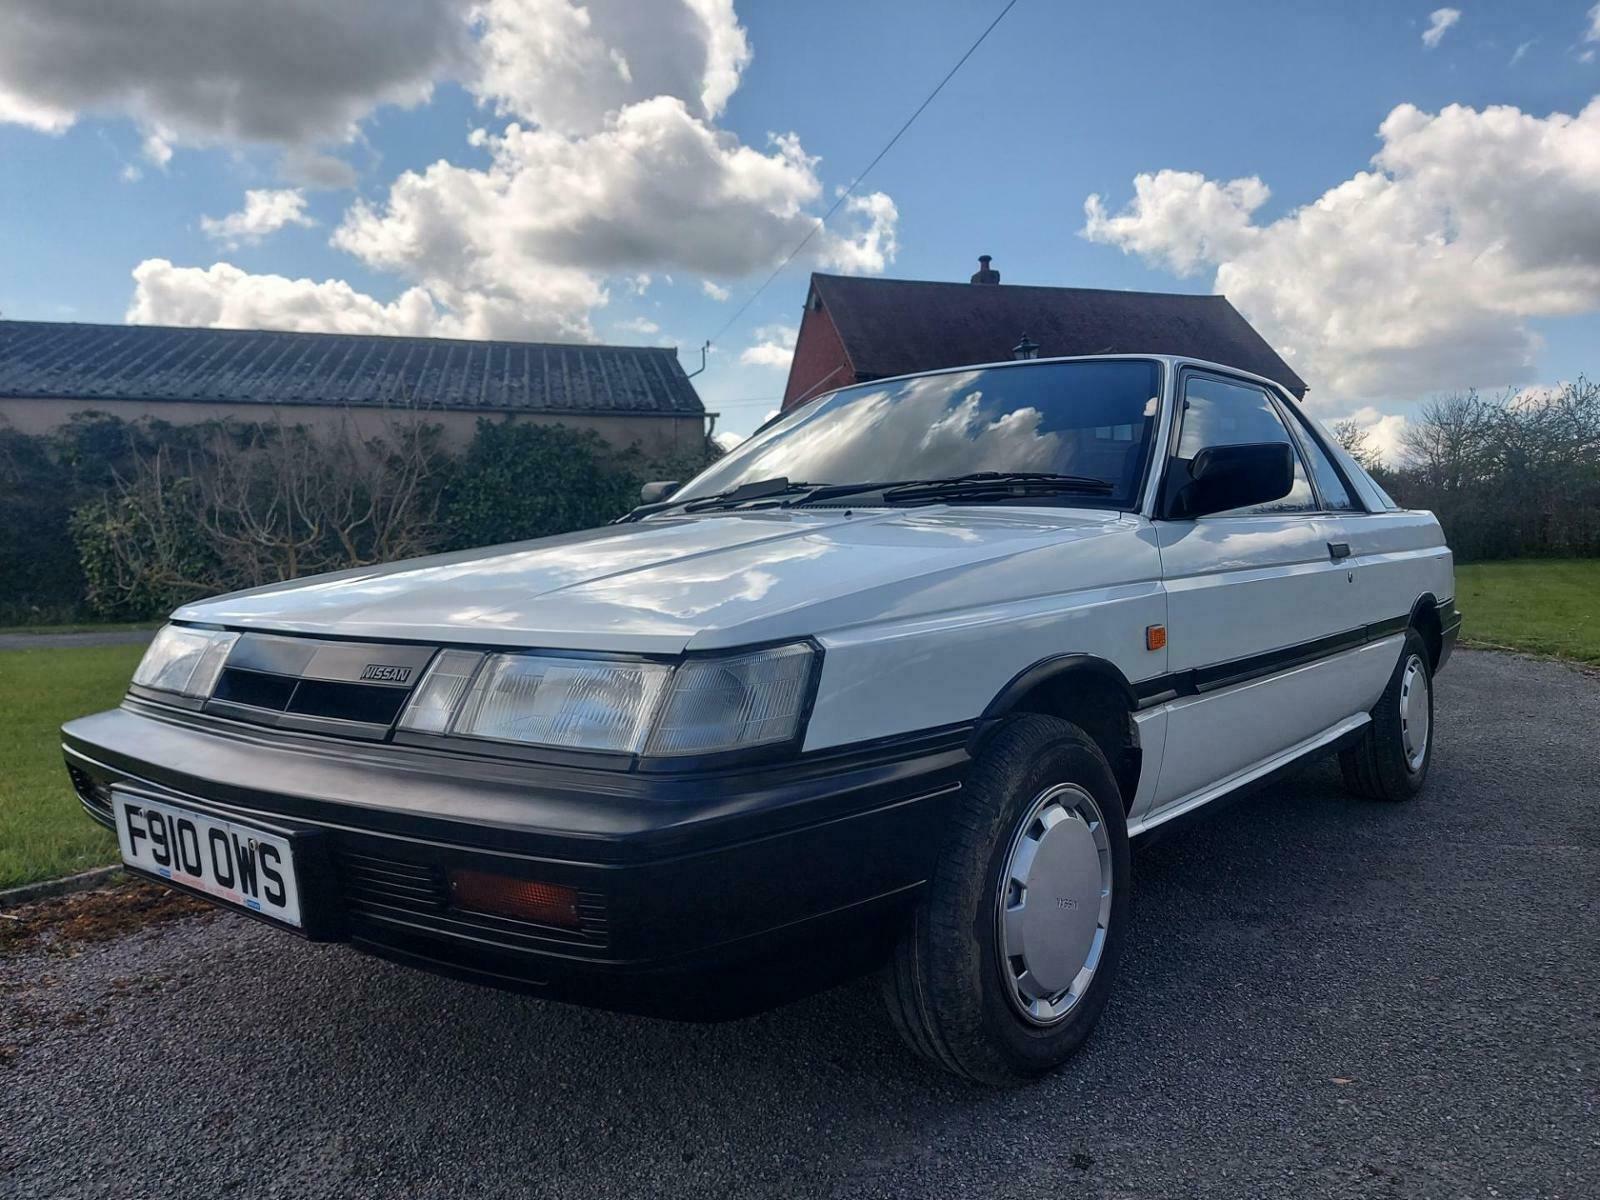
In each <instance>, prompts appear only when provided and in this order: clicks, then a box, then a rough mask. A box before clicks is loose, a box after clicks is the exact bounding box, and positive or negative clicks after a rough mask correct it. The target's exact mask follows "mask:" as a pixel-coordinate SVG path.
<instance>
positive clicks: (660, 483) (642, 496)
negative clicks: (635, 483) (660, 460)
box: [639, 479, 678, 504]
mask: <svg viewBox="0 0 1600 1200" xmlns="http://www.w3.org/2000/svg"><path fill="white" fill-rule="evenodd" d="M677 490H678V481H677V480H676V479H658V480H656V481H655V482H654V483H647V484H645V485H644V486H643V487H642V488H640V489H639V501H640V503H642V504H659V503H661V501H663V500H665V499H667V498H668V497H669V496H671V495H672V493H673V492H675V491H677Z"/></svg>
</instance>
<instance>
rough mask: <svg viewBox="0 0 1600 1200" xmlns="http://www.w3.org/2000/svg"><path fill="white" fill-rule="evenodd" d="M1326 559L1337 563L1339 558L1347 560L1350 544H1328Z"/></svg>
mask: <svg viewBox="0 0 1600 1200" xmlns="http://www.w3.org/2000/svg"><path fill="white" fill-rule="evenodd" d="M1328 557H1329V558H1331V559H1333V561H1334V562H1338V561H1339V560H1340V559H1341V558H1349V557H1350V543H1349V542H1329V543H1328Z"/></svg>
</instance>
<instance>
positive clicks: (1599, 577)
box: [1456, 558, 1600, 664]
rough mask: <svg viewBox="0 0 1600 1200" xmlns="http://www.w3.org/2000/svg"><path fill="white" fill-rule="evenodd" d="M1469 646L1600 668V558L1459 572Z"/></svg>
mask: <svg viewBox="0 0 1600 1200" xmlns="http://www.w3.org/2000/svg"><path fill="white" fill-rule="evenodd" d="M1456 606H1457V607H1458V608H1460V609H1461V614H1462V617H1463V622H1462V626H1461V635H1462V637H1463V638H1464V639H1465V640H1466V641H1467V643H1468V644H1469V645H1471V644H1477V645H1480V646H1505V647H1509V648H1510V649H1513V650H1526V651H1529V652H1530V653H1533V654H1555V655H1560V656H1561V657H1562V658H1572V659H1577V660H1578V661H1579V662H1586V663H1595V664H1600V558H1547V559H1537V558H1527V559H1518V560H1516V561H1513V562H1486V563H1463V564H1462V565H1460V566H1458V567H1456Z"/></svg>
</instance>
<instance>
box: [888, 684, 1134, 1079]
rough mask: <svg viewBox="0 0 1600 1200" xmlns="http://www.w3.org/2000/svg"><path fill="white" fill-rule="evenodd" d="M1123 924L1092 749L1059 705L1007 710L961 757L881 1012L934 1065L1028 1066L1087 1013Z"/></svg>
mask: <svg viewBox="0 0 1600 1200" xmlns="http://www.w3.org/2000/svg"><path fill="white" fill-rule="evenodd" d="M1127 924H1128V830H1127V822H1126V820H1125V818H1124V814H1123V805H1122V797H1121V794H1120V793H1119V791H1118V789H1117V783H1116V779H1115V777H1114V776H1113V775H1112V773H1111V768H1110V766H1109V765H1108V764H1107V763H1106V760H1105V756H1104V755H1103V754H1101V752H1100V749H1099V747H1098V746H1096V745H1095V743H1094V742H1093V741H1092V740H1091V739H1090V738H1089V736H1088V735H1087V734H1085V733H1084V732H1083V730H1081V729H1079V728H1078V727H1077V726H1076V725H1073V724H1070V723H1069V722H1067V721H1062V720H1058V719H1056V718H1054V717H1045V716H1037V715H1034V714H1025V715H1021V716H1017V717H1013V718H1011V719H1009V720H1008V721H1007V722H1006V723H1005V724H1004V725H1003V726H1001V728H1000V729H998V730H997V731H996V732H995V733H994V735H993V736H992V737H991V738H990V740H989V743H988V745H987V746H986V747H985V748H984V750H983V751H982V753H981V754H980V755H979V756H978V758H977V760H976V761H975V762H974V763H973V766H972V770H971V772H970V773H969V776H968V779H967V782H966V784H965V786H964V787H963V788H962V790H961V793H960V796H959V798H958V801H957V806H956V811H955V813H954V816H953V819H952V821H951V825H950V829H949V832H948V839H947V842H946V844H945V846H944V848H943V850H942V852H941V854H940V858H939V862H938V865H937V867H936V868H935V871H934V875H933V878H932V880H931V881H930V883H929V886H928V892H927V895H926V896H925V898H924V899H923V901H922V903H921V904H920V905H919V906H918V909H917V912H916V916H915V918H914V920H913V922H912V925H911V927H910V929H908V931H907V932H906V934H905V936H904V937H903V938H902V939H901V942H900V944H899V946H898V947H897V948H896V950H895V953H894V957H893V959H892V960H891V962H890V963H889V965H888V966H887V967H886V968H885V971H884V980H883V982H884V998H885V1000H886V1001H887V1003H888V1007H889V1014H890V1017H891V1019H892V1020H893V1022H894V1024H895V1027H896V1028H897V1029H898V1030H899V1032H900V1035H901V1036H902V1037H903V1038H904V1039H905V1040H906V1042H907V1043H908V1044H909V1045H910V1046H911V1048H912V1049H913V1050H915V1051H916V1052H917V1053H919V1054H921V1055H922V1056H923V1057H924V1058H926V1059H928V1060H930V1061H931V1062H933V1063H935V1064H937V1065H939V1066H941V1067H943V1068H945V1069H946V1070H948V1071H952V1072H954V1073H955V1074H958V1075H961V1076H965V1077H966V1078H968V1079H972V1080H975V1081H978V1082H982V1083H991V1084H1013V1083H1018V1082H1021V1081H1024V1080H1027V1079H1031V1078H1033V1077H1035V1076H1038V1075H1041V1074H1043V1073H1044V1072H1046V1071H1049V1070H1051V1069H1052V1068H1054V1067H1057V1066H1059V1065H1060V1064H1061V1063H1062V1062H1064V1061H1065V1060H1066V1059H1067V1058H1068V1057H1069V1056H1070V1055H1071V1054H1072V1053H1073V1051H1075V1050H1077V1049H1078V1047H1079V1046H1080V1045H1082V1044H1083V1041H1084V1039H1085V1038H1087V1037H1088V1036H1089V1031H1090V1030H1091V1029H1093V1028H1094V1024H1095V1022H1096V1020H1098V1018H1099V1016H1100V1012H1101V1010H1102V1009H1103V1008H1104V1007H1105V1003H1106V998H1107V997H1108V995H1109V994H1110V991H1111V987H1112V982H1113V979H1114V977H1115V975H1116V971H1117V962H1118V960H1119V958H1120V957H1121V953H1122V943H1123V939H1124V937H1125V934H1126V929H1127Z"/></svg>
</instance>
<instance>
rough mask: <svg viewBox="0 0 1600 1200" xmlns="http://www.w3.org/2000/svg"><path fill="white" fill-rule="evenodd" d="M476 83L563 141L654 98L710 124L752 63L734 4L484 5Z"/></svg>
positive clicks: (513, 1) (506, 0) (595, 1)
mask: <svg viewBox="0 0 1600 1200" xmlns="http://www.w3.org/2000/svg"><path fill="white" fill-rule="evenodd" d="M476 14H477V18H478V21H479V25H480V29H481V35H482V36H481V42H480V66H479V68H478V73H477V75H476V78H475V79H474V81H473V87H474V88H475V90H476V91H477V92H478V94H479V95H481V96H484V97H487V98H491V99H492V100H493V102H494V104H495V106H496V108H497V109H498V110H499V111H500V112H501V113H504V114H509V115H515V116H518V117H521V118H523V119H524V120H527V121H531V122H534V123H536V124H538V125H540V126H541V127H543V128H544V129H547V130H554V131H556V132H559V133H567V134H591V133H597V132H599V131H600V130H601V129H603V128H604V127H605V126H606V123H607V120H608V118H610V117H611V116H614V115H615V114H616V113H618V112H620V111H621V110H623V109H624V108H627V107H628V106H630V105H633V104H637V103H639V102H641V101H644V100H649V99H651V98H653V97H656V96H677V97H679V98H681V99H682V100H684V102H685V104H686V106H687V107H688V108H689V109H690V111H691V112H692V113H693V114H694V115H695V116H696V117H699V118H702V119H705V120H712V119H714V118H716V117H717V116H718V115H719V114H720V113H721V112H722V109H723V106H724V105H726V104H727V102H728V97H729V96H731V95H732V94H733V93H734V91H735V90H736V89H737V88H738V86H739V76H740V74H741V73H742V72H743V70H744V68H745V66H746V64H748V63H749V61H750V47H749V43H748V41H747V40H746V38H745V32H744V30H743V28H741V27H740V25H739V22H738V18H737V17H736V16H735V15H734V11H733V0H683V2H682V3H676V4H672V3H662V2H660V0H654V2H652V3H649V4H638V3H633V2H630V0H588V2H587V3H585V4H584V5H582V6H581V7H580V6H578V5H574V4H571V3H568V2H567V0H483V2H482V3H480V4H479V6H478V7H477V10H476Z"/></svg>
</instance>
